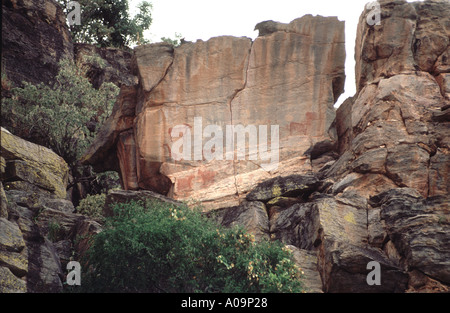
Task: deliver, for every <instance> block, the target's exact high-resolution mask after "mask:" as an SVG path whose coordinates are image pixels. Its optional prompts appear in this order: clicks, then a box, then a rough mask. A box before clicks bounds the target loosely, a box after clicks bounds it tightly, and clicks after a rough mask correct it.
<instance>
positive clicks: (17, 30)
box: [2, 0, 73, 86]
mask: <svg viewBox="0 0 450 313" xmlns="http://www.w3.org/2000/svg"><path fill="white" fill-rule="evenodd" d="M62 58H70V59H73V44H72V38H71V36H70V32H69V29H68V27H67V25H66V17H65V15H64V13H63V10H62V8H61V6H60V5H59V4H58V3H57V2H56V1H54V0H26V1H25V0H6V1H2V74H4V75H6V77H7V79H8V80H9V81H11V82H12V83H13V84H14V85H15V86H20V85H21V84H22V81H26V82H30V83H33V84H38V83H41V82H43V83H51V82H53V79H54V77H55V76H56V74H57V73H58V70H59V66H58V62H59V60H60V59H62Z"/></svg>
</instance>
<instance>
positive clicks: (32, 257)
mask: <svg viewBox="0 0 450 313" xmlns="http://www.w3.org/2000/svg"><path fill="white" fill-rule="evenodd" d="M1 138H2V140H1V158H2V170H1V182H0V195H1V211H0V213H1V214H0V292H8V293H9V292H61V291H62V290H63V283H64V282H65V275H66V273H65V266H66V264H67V263H68V262H69V261H70V260H71V259H72V258H73V257H74V256H77V255H78V254H79V253H82V252H83V251H85V248H86V247H85V246H86V245H85V242H84V241H87V240H89V238H90V236H92V235H93V234H95V233H96V232H98V231H99V229H100V225H99V224H98V223H97V222H96V221H93V220H90V219H88V218H87V217H86V216H83V215H80V214H76V213H75V208H74V206H73V204H72V202H70V201H68V200H66V199H65V197H66V187H67V177H68V166H67V164H66V163H65V162H64V160H63V159H62V158H61V157H59V156H58V155H56V154H55V153H54V152H53V151H51V150H49V149H47V148H45V147H42V146H38V145H36V144H33V143H31V142H28V141H25V140H23V139H21V138H19V137H16V136H14V135H12V134H10V133H8V132H6V131H4V130H3V129H2V131H1ZM80 238H83V240H84V241H83V240H81V241H80V240H79V239H80ZM78 241H79V242H78ZM83 244H84V245H83ZM83 249H84V250H83Z"/></svg>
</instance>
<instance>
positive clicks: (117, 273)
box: [81, 202, 303, 293]
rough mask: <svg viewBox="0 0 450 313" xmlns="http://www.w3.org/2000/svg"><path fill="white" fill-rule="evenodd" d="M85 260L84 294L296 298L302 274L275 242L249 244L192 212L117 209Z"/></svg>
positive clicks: (157, 206)
mask: <svg viewBox="0 0 450 313" xmlns="http://www.w3.org/2000/svg"><path fill="white" fill-rule="evenodd" d="M114 211H115V216H114V217H112V218H108V219H107V221H106V224H105V229H104V230H103V231H102V232H101V233H99V234H97V235H96V236H95V237H94V240H93V244H92V246H91V248H90V249H89V250H88V253H87V254H86V258H85V259H84V261H83V264H84V268H88V269H89V270H87V273H86V274H85V275H84V276H83V284H82V286H81V288H82V290H83V292H154V293H158V292H171V293H173V292H225V293H236V292H245V293H247V292H294V293H297V292H301V291H302V290H303V289H302V283H301V281H300V269H298V268H297V267H296V266H295V264H294V262H293V260H292V254H291V253H290V252H289V251H288V250H287V249H285V248H284V247H283V245H282V244H281V243H277V242H268V241H262V242H255V240H254V237H253V236H252V235H249V234H248V233H247V232H245V231H244V230H243V229H241V228H233V229H225V228H222V227H220V226H218V225H217V224H215V223H213V222H212V221H210V220H208V219H207V218H206V217H204V216H203V215H202V214H201V213H200V212H199V211H198V210H192V209H189V208H187V207H185V206H182V207H174V206H173V205H169V204H162V203H160V202H151V203H147V204H146V205H144V204H143V203H142V202H132V203H129V204H119V205H116V207H115V208H114Z"/></svg>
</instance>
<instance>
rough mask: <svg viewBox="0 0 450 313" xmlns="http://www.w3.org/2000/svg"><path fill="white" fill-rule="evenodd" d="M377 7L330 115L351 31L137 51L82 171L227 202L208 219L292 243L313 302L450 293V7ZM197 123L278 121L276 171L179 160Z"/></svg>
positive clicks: (283, 33) (271, 27) (307, 21)
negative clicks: (332, 296) (132, 82)
mask: <svg viewBox="0 0 450 313" xmlns="http://www.w3.org/2000/svg"><path fill="white" fill-rule="evenodd" d="M379 3H380V8H381V12H380V17H381V24H380V25H372V26H371V25H369V23H367V18H368V16H369V14H370V13H371V12H370V10H369V9H367V10H365V11H364V12H363V13H362V15H361V18H360V23H359V26H358V30H357V41H356V50H355V58H356V84H357V94H356V95H355V96H354V97H351V98H349V99H347V100H346V101H345V102H344V104H343V105H342V106H341V107H340V108H339V109H338V110H337V112H336V117H335V118H334V117H333V116H334V113H333V110H332V104H333V103H334V100H335V99H336V97H337V96H338V95H339V94H340V92H341V90H342V89H341V88H342V85H341V84H342V82H343V79H342V78H343V76H342V72H341V65H342V64H343V57H344V54H343V53H341V52H340V51H341V50H340V48H341V44H342V43H341V40H342V37H340V36H341V35H339V34H340V32H341V30H339V31H337V32H336V31H331V32H330V31H325V30H326V29H328V28H327V27H329V26H330V25H335V26H333V28H334V29H335V30H336V29H339V26H338V25H340V23H339V22H337V21H335V20H333V19H326V18H320V17H315V18H313V17H310V16H307V17H304V18H302V19H299V20H296V21H293V22H292V23H291V24H288V25H286V24H279V23H275V22H272V21H268V22H263V23H260V24H258V25H257V29H259V31H260V37H258V38H257V39H256V40H255V41H254V42H253V43H252V42H250V41H249V40H248V39H245V38H239V39H235V38H230V37H221V38H215V39H211V40H210V41H208V42H197V43H189V44H186V45H183V46H181V47H179V48H176V49H175V50H174V49H172V48H171V47H170V46H167V45H163V44H159V45H151V46H144V47H139V48H137V49H136V51H135V62H136V68H137V69H138V75H139V78H140V84H139V85H138V86H136V87H127V88H123V89H122V95H121V98H120V99H119V101H118V103H117V105H116V109H115V114H114V116H113V117H112V118H111V119H110V121H109V124H108V126H107V127H105V129H104V130H103V135H102V136H101V137H99V139H98V140H97V142H96V143H95V144H94V145H93V146H92V147H91V149H90V151H89V153H88V154H87V155H86V158H85V161H86V162H90V163H91V164H94V165H96V166H97V167H99V168H100V167H105V166H106V167H107V168H108V167H116V168H117V164H119V165H120V166H119V167H120V169H121V172H122V179H123V183H124V186H125V188H127V189H151V190H156V191H158V192H161V193H169V195H171V196H174V197H175V198H178V199H184V200H186V199H190V198H193V199H195V200H198V201H200V202H201V203H202V204H203V205H205V206H207V207H208V209H207V210H209V209H213V208H221V209H219V210H213V211H211V212H210V213H209V216H211V218H215V219H216V220H217V221H218V222H219V223H221V224H222V225H225V226H233V225H237V224H239V225H243V226H245V227H246V228H247V229H248V230H250V231H251V232H252V233H254V234H255V237H256V238H258V239H262V238H267V239H271V240H281V241H282V242H284V243H285V244H287V245H289V247H290V248H291V250H293V252H294V255H295V256H296V259H297V261H298V262H299V266H300V267H302V268H303V269H306V270H305V276H304V280H305V283H306V286H307V287H308V290H309V291H311V292H322V291H323V292H446V291H449V286H450V280H449V274H450V272H449V268H450V266H449V265H450V264H449V258H448V256H449V255H450V246H449V242H450V240H449V236H450V209H449V203H450V198H449V194H450V192H449V182H450V179H449V177H448V175H449V165H450V159H449V141H448V139H449V138H450V118H449V113H450V106H449V104H450V103H449V100H450V99H449V95H448V73H449V59H448V51H449V50H448V49H449V37H450V28H449V25H450V20H449V18H450V14H449V13H450V12H449V10H450V5H449V3H448V1H426V2H417V3H407V2H405V1H380V2H379ZM336 23H337V24H336ZM319 29H320V31H319ZM305 32H309V35H308V36H306V37H307V38H308V39H306V38H304V37H303V36H304V35H305ZM321 35H322V36H321ZM328 36H329V37H328ZM331 38H333V39H331ZM342 41H343V40H342ZM300 43H302V44H301V45H300ZM224 45H225V46H226V47H227V49H225V48H223V46H224ZM236 45H239V46H243V47H245V49H236V48H235V47H236ZM217 47H221V48H220V49H218V50H219V51H220V52H219V53H212V51H215V49H217ZM233 49H235V50H233ZM325 51H327V52H326V53H325ZM312 52H314V53H312ZM227 54H229V55H233V58H231V60H232V62H231V63H226V62H224V61H223V59H222V56H226V55H227ZM324 56H327V57H328V58H324ZM194 60H197V61H196V62H194ZM218 60H219V61H218ZM226 60H228V59H226ZM213 61H214V63H212V62H213ZM212 64H219V65H215V66H214V68H215V69H216V70H214V71H212V72H211V67H213V65H212ZM225 64H226V66H225ZM233 69H235V70H233ZM242 69H245V71H244V72H242ZM223 73H228V74H227V75H224V74H223ZM319 73H323V74H324V75H322V74H319ZM214 74H215V75H214ZM305 74H306V75H305ZM305 78H306V80H305ZM206 86H208V87H206ZM229 86H231V87H229ZM222 87H223V88H222ZM225 87H227V88H225ZM230 90H231V91H234V92H230ZM212 105H214V110H212ZM195 116H202V117H203V120H204V122H205V123H207V124H214V123H217V124H219V125H223V123H224V122H225V123H226V122H228V121H230V120H232V121H233V123H236V124H238V123H243V124H244V125H248V124H257V125H259V124H263V125H264V124H273V123H277V124H279V125H280V138H281V140H280V141H281V145H280V146H281V147H282V148H281V157H280V166H279V168H278V169H277V170H276V171H273V172H271V173H267V172H264V171H260V169H258V166H255V165H254V164H252V163H251V162H247V161H243V162H229V163H226V162H225V163H223V166H222V163H217V162H212V163H210V164H204V163H203V164H202V163H201V162H200V163H195V162H181V163H177V162H172V161H170V159H168V158H167V157H168V154H167V151H166V150H164V148H167V147H171V145H170V144H171V142H170V141H168V140H167V138H170V137H168V134H169V133H170V131H169V129H170V127H174V126H175V125H180V124H183V123H187V124H188V123H189V122H191V120H192V119H193V118H194V117H195ZM220 123H222V124H220ZM189 125H190V126H193V125H191V124H189ZM334 131H335V132H336V133H335V135H336V137H337V140H336V141H334V139H335V136H334V133H333V132H334ZM147 147H148V148H147ZM150 147H151V148H150ZM161 147H163V148H161ZM111 155H113V156H114V157H113V159H112V160H111V161H110V163H109V164H107V165H105V162H103V160H105V159H106V156H111ZM258 165H259V166H260V165H261V164H258ZM143 172H144V173H143ZM261 172H264V175H261V176H260V175H259V174H260V173H261ZM268 174H270V175H268ZM159 188H160V189H159ZM228 190H229V191H231V192H229V191H228ZM230 200H231V201H230ZM372 261H376V262H378V263H379V264H380V266H381V279H382V283H381V285H379V286H378V285H375V286H369V285H368V284H367V281H366V278H367V275H368V273H369V270H368V269H367V266H368V264H369V262H372Z"/></svg>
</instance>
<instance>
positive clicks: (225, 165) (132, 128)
mask: <svg viewBox="0 0 450 313" xmlns="http://www.w3.org/2000/svg"><path fill="white" fill-rule="evenodd" d="M267 23H269V22H266V23H262V24H259V27H260V28H261V29H263V28H264V25H265V24H267ZM270 23H274V22H270ZM277 25H279V29H278V30H274V31H273V32H271V31H264V32H262V34H263V35H262V36H259V37H258V38H257V39H256V40H255V41H254V42H252V40H250V39H248V38H234V37H226V36H225V37H217V38H212V39H210V40H208V41H206V42H204V41H197V42H196V43H185V44H182V45H181V46H179V47H176V48H173V47H172V46H170V45H167V44H151V45H145V46H140V47H137V48H136V49H135V56H134V60H135V61H134V64H135V72H136V74H137V75H138V77H139V85H138V86H136V87H124V88H122V94H121V96H120V98H119V100H118V101H117V104H116V109H115V114H113V116H112V117H111V120H110V121H109V122H108V123H107V125H106V126H105V127H104V129H103V131H102V134H101V135H100V136H99V137H98V139H97V141H96V142H95V143H94V145H93V146H92V147H91V149H90V150H89V151H88V152H87V153H86V156H85V158H84V162H85V163H89V164H92V165H94V166H96V167H97V168H105V167H108V166H109V168H113V169H116V168H118V167H120V171H121V176H122V181H123V186H124V188H125V189H130V190H136V189H147V190H153V191H157V192H159V193H163V194H168V195H169V196H171V197H174V198H175V199H179V200H190V199H194V200H196V201H201V202H202V203H203V204H205V207H206V208H208V210H211V209H214V208H220V207H226V206H233V205H238V204H239V203H240V202H241V201H242V200H243V199H244V197H245V194H246V193H247V192H248V191H249V190H250V189H251V188H252V187H254V186H255V185H256V184H257V183H258V182H260V181H263V180H265V179H268V178H271V177H275V176H278V175H282V174H287V173H306V172H308V171H311V164H310V157H309V155H307V151H308V150H310V149H311V147H313V146H314V145H315V144H317V143H321V144H322V145H323V146H325V147H330V146H333V144H335V139H336V138H335V131H334V129H333V128H332V123H333V120H334V117H335V111H334V108H333V105H334V103H335V101H336V100H337V98H338V97H339V95H340V94H341V93H342V92H343V85H344V80H345V75H344V62H345V47H344V23H343V22H340V21H338V20H337V19H336V18H325V17H320V16H318V17H313V16H310V15H307V16H304V17H302V18H300V19H297V20H294V21H293V22H291V23H290V24H277ZM209 125H213V127H214V129H215V132H214V134H215V135H214V136H217V137H213V133H210V136H209V137H208V136H207V135H205V136H203V135H204V134H203V131H204V128H205V127H207V126H209ZM230 125H232V126H236V127H237V126H239V125H241V126H243V127H247V126H250V127H253V126H254V127H255V128H254V129H256V130H259V126H266V127H267V128H266V129H268V130H267V133H268V135H267V137H268V152H270V151H272V153H273V152H274V151H275V150H274V149H272V150H271V147H275V146H273V145H274V142H275V140H271V139H270V138H277V139H278V138H279V142H278V144H279V153H277V154H276V155H273V158H271V159H267V160H263V159H262V158H260V156H261V149H263V146H262V145H261V142H262V140H261V138H262V137H261V135H262V134H261V132H259V133H258V136H259V139H260V140H261V141H260V142H256V143H255V144H254V145H251V143H250V139H248V140H247V141H246V147H245V148H246V149H245V152H244V154H243V155H242V158H241V159H238V157H239V154H237V155H235V154H234V153H236V152H237V145H236V146H234V148H233V151H231V153H232V154H231V157H229V155H230V151H229V150H228V149H226V147H225V142H226V140H227V139H226V128H227V126H230ZM275 125H276V127H278V133H273V132H272V126H275ZM217 128H219V130H217ZM219 131H220V132H221V136H219V135H217V132H219ZM188 132H189V133H190V134H191V135H190V137H189V142H190V143H191V144H192V149H191V151H190V153H189V154H188V156H187V157H186V156H185V155H184V153H185V150H186V149H187V148H186V146H183V148H182V149H177V148H175V146H174V142H176V141H177V140H180V138H182V139H186V137H187V136H189V135H188ZM194 132H195V134H194ZM180 133H184V134H187V135H186V137H184V136H183V135H180ZM198 135H199V136H198ZM244 135H245V133H244ZM272 135H273V136H272ZM275 135H279V137H278V136H275ZM198 137H200V139H198ZM201 137H203V138H201ZM205 137H206V138H205ZM211 137H213V138H216V139H217V138H218V141H215V143H216V144H215V145H213V146H212V147H211V146H208V148H205V147H206V146H207V144H208V142H209V140H210V138H211ZM237 140H239V139H237ZM202 147H203V148H204V149H202ZM189 148H191V147H189ZM252 148H255V151H256V152H258V151H259V152H260V154H259V157H258V155H252V152H251V151H253V150H252ZM205 150H206V151H205ZM176 153H179V154H183V158H181V160H179V159H177V157H176V156H175V154H176ZM206 153H211V154H214V155H215V157H214V158H213V160H212V161H210V160H209V159H208V157H207V156H206V155H205V154H206ZM237 153H239V152H237ZM111 154H113V155H115V157H114V159H113V160H112V161H111V163H110V164H108V165H106V164H105V162H104V161H103V160H104V159H105V158H106V157H107V156H110V155H111ZM270 162H272V163H274V164H275V166H274V167H273V168H268V166H267V165H269V163H270ZM117 164H119V165H120V166H117Z"/></svg>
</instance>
